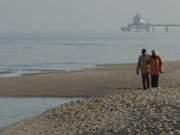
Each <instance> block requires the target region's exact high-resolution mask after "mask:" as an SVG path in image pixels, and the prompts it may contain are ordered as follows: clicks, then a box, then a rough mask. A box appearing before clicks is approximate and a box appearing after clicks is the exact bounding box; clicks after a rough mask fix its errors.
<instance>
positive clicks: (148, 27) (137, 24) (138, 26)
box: [121, 14, 180, 32]
mask: <svg viewBox="0 0 180 135" xmlns="http://www.w3.org/2000/svg"><path fill="white" fill-rule="evenodd" d="M157 28H163V29H164V31H166V32H168V31H169V29H170V28H180V24H151V23H144V21H143V19H142V18H141V16H140V15H138V14H137V15H136V16H134V18H133V23H130V24H128V26H125V27H122V28H121V30H122V31H132V30H135V31H146V32H150V31H155V30H156V29H157Z"/></svg>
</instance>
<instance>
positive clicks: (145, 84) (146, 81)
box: [142, 73, 150, 89]
mask: <svg viewBox="0 0 180 135" xmlns="http://www.w3.org/2000/svg"><path fill="white" fill-rule="evenodd" d="M142 84H143V89H149V87H150V79H149V73H146V74H142Z"/></svg>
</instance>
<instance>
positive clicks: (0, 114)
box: [0, 98, 78, 128]
mask: <svg viewBox="0 0 180 135" xmlns="http://www.w3.org/2000/svg"><path fill="white" fill-rule="evenodd" d="M72 100H78V99H75V98H0V128H3V127H7V126H10V125H12V124H15V123H17V122H19V121H21V120H23V119H27V118H31V117H33V116H36V115H39V114H41V113H43V112H45V111H47V110H48V109H50V108H53V107H57V106H59V105H62V104H64V103H67V102H70V101H72Z"/></svg>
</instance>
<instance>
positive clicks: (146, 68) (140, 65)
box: [136, 49, 150, 89]
mask: <svg viewBox="0 0 180 135" xmlns="http://www.w3.org/2000/svg"><path fill="white" fill-rule="evenodd" d="M139 70H140V71H141V77H142V85H143V89H149V88H150V55H148V54H147V52H146V49H142V50H141V55H140V56H139V58H138V62H137V68H136V73H137V75H139Z"/></svg>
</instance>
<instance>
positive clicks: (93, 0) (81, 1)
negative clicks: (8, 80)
mask: <svg viewBox="0 0 180 135" xmlns="http://www.w3.org/2000/svg"><path fill="white" fill-rule="evenodd" d="M179 5H180V0H0V31H4V32H6V31H7V32H8V31H54V30H56V31H60V30H68V31H69V30H70V31H71V30H72V31H73V30H95V29H96V30H111V29H112V30H116V29H120V27H121V26H122V25H126V24H127V23H129V22H130V21H131V19H132V17H133V16H134V15H135V14H136V13H137V11H139V13H140V14H141V15H142V16H143V17H144V20H148V19H149V18H150V20H151V22H154V23H180V8H179Z"/></svg>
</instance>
